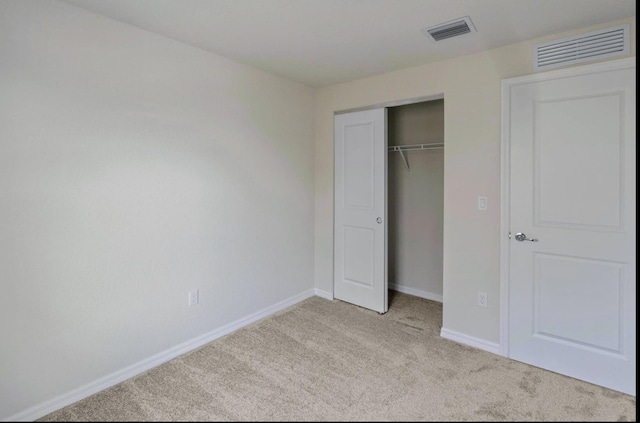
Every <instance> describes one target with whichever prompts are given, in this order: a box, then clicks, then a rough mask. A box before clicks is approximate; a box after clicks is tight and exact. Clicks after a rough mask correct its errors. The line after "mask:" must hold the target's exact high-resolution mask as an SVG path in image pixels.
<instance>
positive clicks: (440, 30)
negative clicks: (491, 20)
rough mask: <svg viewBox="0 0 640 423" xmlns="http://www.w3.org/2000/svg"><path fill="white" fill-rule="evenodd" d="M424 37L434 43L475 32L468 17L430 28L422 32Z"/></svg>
mask: <svg viewBox="0 0 640 423" xmlns="http://www.w3.org/2000/svg"><path fill="white" fill-rule="evenodd" d="M422 32H423V33H424V35H426V36H427V37H431V38H432V39H433V40H434V41H442V40H445V39H447V38H451V37H457V36H458V35H464V34H468V33H470V32H476V29H475V27H474V26H473V23H472V22H471V19H469V17H468V16H465V17H464V18H459V19H455V20H453V21H449V22H445V23H443V24H440V25H435V26H430V27H428V28H424V29H423V30H422Z"/></svg>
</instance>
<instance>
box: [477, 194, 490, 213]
mask: <svg viewBox="0 0 640 423" xmlns="http://www.w3.org/2000/svg"><path fill="white" fill-rule="evenodd" d="M487 202H488V201H487V197H478V210H482V211H485V210H487Z"/></svg>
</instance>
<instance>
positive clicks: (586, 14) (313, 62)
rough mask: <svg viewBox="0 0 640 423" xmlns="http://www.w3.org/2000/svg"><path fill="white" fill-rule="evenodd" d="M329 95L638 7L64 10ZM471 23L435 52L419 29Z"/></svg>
mask: <svg viewBox="0 0 640 423" xmlns="http://www.w3.org/2000/svg"><path fill="white" fill-rule="evenodd" d="M65 1H66V2H67V3H71V4H74V5H76V6H80V7H82V8H84V9H87V10H90V11H93V12H96V13H100V14H103V15H106V16H109V17H111V18H114V19H117V20H120V21H123V22H127V23H129V24H132V25H135V26H137V27H140V28H144V29H146V30H149V31H152V32H155V33H158V34H162V35H164V36H166V37H169V38H173V39H175V40H179V41H182V42H185V43H187V44H190V45H192V46H196V47H200V48H202V49H205V50H208V51H210V52H213V53H216V54H219V55H221V56H226V57H228V58H231V59H234V60H237V61H239V62H242V63H245V64H247V65H251V66H254V67H256V68H259V69H263V70H265V71H268V72H272V73H274V74H277V75H280V76H283V77H286V78H289V79H292V80H295V81H299V82H301V83H303V84H306V85H309V86H311V87H322V86H326V85H330V84H334V83H338V82H344V81H349V80H353V79H358V78H362V77H366V76H370V75H375V74H379V73H383V72H389V71H392V70H396V69H401V68H406V67H410V66H416V65H421V64H425V63H430V62H434V61H438V60H442V59H445V58H449V57H453V56H459V55H464V54H470V53H475V52H478V51H482V50H487V49H490V48H495V47H499V46H502V45H507V44H511V43H514V42H519V41H524V40H528V39H532V38H536V37H540V36H545V35H549V34H555V33H559V32H563V31H567V30H571V29H574V28H579V27H584V26H589V25H594V24H599V23H604V22H609V21H613V20H617V19H620V18H626V17H630V16H635V14H636V2H635V0H65ZM464 16H469V17H470V18H471V20H472V21H473V23H474V25H475V27H476V28H477V32H476V33H472V34H467V35H464V36H461V37H457V38H451V39H448V40H444V41H442V42H438V43H434V42H433V41H431V40H430V39H428V38H426V37H425V36H424V35H423V34H422V32H421V29H422V28H424V27H427V26H432V25H436V24H439V23H443V22H446V21H450V20H452V19H456V18H460V17H464Z"/></svg>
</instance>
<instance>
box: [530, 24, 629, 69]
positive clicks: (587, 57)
mask: <svg viewBox="0 0 640 423" xmlns="http://www.w3.org/2000/svg"><path fill="white" fill-rule="evenodd" d="M625 54H629V25H620V26H614V27H611V28H606V29H601V30H598V31H593V32H587V33H585V34H580V35H576V36H574V37H569V38H563V39H560V40H554V41H551V42H547V43H541V44H536V45H535V46H534V47H533V56H534V60H533V63H534V69H535V70H544V69H551V68H556V67H559V66H568V65H573V64H575V63H582V62H590V61H592V60H599V59H605V58H607V57H614V56H622V55H625Z"/></svg>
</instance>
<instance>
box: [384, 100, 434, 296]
mask: <svg viewBox="0 0 640 423" xmlns="http://www.w3.org/2000/svg"><path fill="white" fill-rule="evenodd" d="M387 112H388V115H387V119H388V120H387V125H388V127H387V131H388V155H389V157H388V165H387V166H388V168H387V171H388V180H387V184H388V185H387V195H388V197H387V200H388V203H387V207H388V220H387V222H388V244H387V254H388V256H387V259H388V281H389V288H390V289H392V290H396V291H400V292H405V293H407V294H411V295H415V296H418V297H422V298H427V299H430V300H436V301H440V302H442V267H443V264H442V261H443V217H444V216H443V207H444V206H443V202H444V100H443V99H440V100H433V101H425V102H421V103H413V104H407V105H402V106H396V107H389V108H388V111H387Z"/></svg>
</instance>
